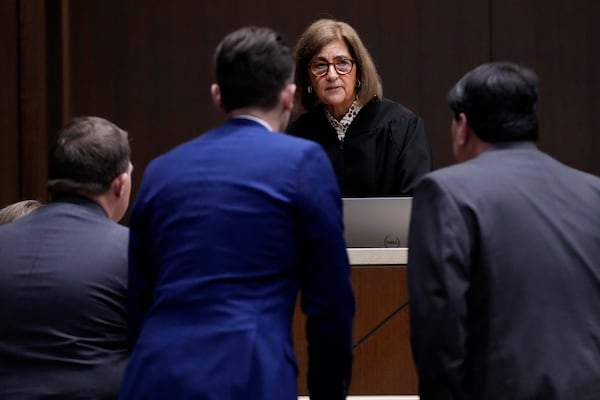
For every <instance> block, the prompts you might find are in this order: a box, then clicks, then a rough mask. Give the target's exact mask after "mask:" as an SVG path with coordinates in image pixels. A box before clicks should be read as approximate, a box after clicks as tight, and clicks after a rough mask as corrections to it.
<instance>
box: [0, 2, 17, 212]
mask: <svg viewBox="0 0 600 400" xmlns="http://www.w3.org/2000/svg"><path fill="white" fill-rule="evenodd" d="M17 13H18V10H17V1H16V0H6V1H2V2H0V40H1V42H2V45H1V46H0V87H1V88H2V90H0V183H1V184H2V190H0V207H3V206H5V205H8V204H10V203H13V202H15V201H17V200H19V191H20V186H19V179H20V176H19V167H18V166H19V108H18V93H19V88H18V81H19V79H18V77H19V75H18V74H19V70H18V56H17V50H18V39H17V38H18V35H17V32H18V30H17V29H18V28H17V15H18V14H17Z"/></svg>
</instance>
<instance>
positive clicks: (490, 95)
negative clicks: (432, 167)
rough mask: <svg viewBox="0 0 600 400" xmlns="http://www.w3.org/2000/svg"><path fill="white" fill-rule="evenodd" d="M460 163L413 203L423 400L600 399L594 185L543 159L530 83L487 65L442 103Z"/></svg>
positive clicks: (423, 188) (513, 71) (522, 73)
mask: <svg viewBox="0 0 600 400" xmlns="http://www.w3.org/2000/svg"><path fill="white" fill-rule="evenodd" d="M448 101H449V104H450V107H451V109H452V111H453V113H454V119H453V121H452V128H451V130H452V142H453V150H454V155H455V157H456V159H457V160H458V161H460V162H461V163H460V164H458V165H455V166H451V167H448V168H444V169H440V170H438V171H435V172H433V173H431V174H429V175H427V176H426V177H425V178H423V179H422V181H421V182H420V183H419V185H418V186H417V188H416V191H415V193H414V198H413V212H412V215H411V217H412V220H411V225H410V235H409V249H410V251H409V256H408V284H409V295H410V297H409V298H410V305H411V310H410V316H411V331H412V332H411V338H412V348H413V355H414V359H415V363H416V367H417V372H418V375H419V392H420V393H419V394H420V398H421V400H483V399H485V400H500V399H510V400H525V399H527V400H574V399H577V400H582V399H585V400H592V399H600V179H599V178H598V177H595V176H593V175H590V174H587V173H584V172H581V171H577V170H575V169H573V168H570V167H568V166H566V165H564V164H561V163H560V162H558V161H557V160H555V159H553V158H551V157H550V156H548V155H546V154H544V153H542V152H541V151H540V150H539V149H538V148H537V147H536V145H535V143H534V141H535V140H536V139H537V136H538V113H537V110H538V84H537V77H536V75H535V73H534V72H533V71H531V70H530V69H527V68H525V67H522V66H519V65H516V64H513V63H504V62H501V63H490V64H484V65H481V66H479V67H478V68H475V69H474V70H473V71H471V72H469V73H467V74H466V75H465V76H464V77H463V78H462V79H461V80H460V81H459V82H458V83H457V84H456V85H455V86H454V88H453V89H452V90H451V91H450V93H449V95H448Z"/></svg>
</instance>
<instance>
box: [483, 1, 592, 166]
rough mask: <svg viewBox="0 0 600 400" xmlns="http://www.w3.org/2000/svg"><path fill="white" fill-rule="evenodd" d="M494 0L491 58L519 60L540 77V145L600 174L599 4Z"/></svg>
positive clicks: (553, 153) (562, 159) (572, 163)
mask: <svg viewBox="0 0 600 400" xmlns="http://www.w3.org/2000/svg"><path fill="white" fill-rule="evenodd" d="M493 5H494V7H493V10H492V11H493V12H492V15H493V22H492V40H491V42H492V48H493V59H494V60H511V61H516V62H519V63H522V64H524V65H526V66H529V67H531V68H533V69H534V70H536V72H537V73H538V76H539V79H540V141H539V145H540V147H541V148H542V149H543V150H545V151H547V152H549V153H550V154H551V155H553V156H555V157H556V158H558V159H559V160H561V161H563V162H565V163H567V164H569V165H571V166H573V167H575V168H578V169H582V170H585V171H588V172H591V173H593V174H595V175H600V157H598V153H599V152H600V135H598V126H600V120H599V115H600V114H599V113H598V111H599V110H600V94H599V93H600V73H599V71H600V42H599V41H598V38H599V37H600V25H599V24H598V20H599V19H600V3H599V2H597V1H594V0H573V1H569V2H564V1H561V0H532V1H528V2H522V1H518V0H509V1H502V2H494V3H493ZM540 10H543V12H540Z"/></svg>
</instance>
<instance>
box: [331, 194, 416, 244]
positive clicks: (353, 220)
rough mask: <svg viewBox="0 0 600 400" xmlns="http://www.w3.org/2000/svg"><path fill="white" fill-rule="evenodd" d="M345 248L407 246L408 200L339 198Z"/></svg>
mask: <svg viewBox="0 0 600 400" xmlns="http://www.w3.org/2000/svg"><path fill="white" fill-rule="evenodd" d="M342 204H343V207H344V235H345V238H346V246H347V247H349V248H356V247H407V243H408V226H409V223H410V211H411V207H412V197H364V198H343V199H342Z"/></svg>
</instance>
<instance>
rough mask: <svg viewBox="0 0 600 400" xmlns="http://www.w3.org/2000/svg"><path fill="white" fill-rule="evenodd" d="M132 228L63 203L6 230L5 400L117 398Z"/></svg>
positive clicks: (0, 362)
mask: <svg viewBox="0 0 600 400" xmlns="http://www.w3.org/2000/svg"><path fill="white" fill-rule="evenodd" d="M128 237H129V232H128V229H127V228H125V227H124V226H122V225H119V224H117V223H115V222H113V221H111V220H110V219H108V217H107V216H106V214H105V213H104V211H103V210H102V209H101V208H100V207H99V206H98V205H97V204H96V203H94V202H92V201H90V200H88V199H86V198H82V197H75V196H66V197H65V196H60V197H58V198H56V199H55V201H53V202H52V203H50V204H47V205H45V206H43V207H42V208H40V209H38V210H36V211H34V212H33V213H32V214H30V215H28V216H25V217H23V218H21V219H19V220H16V221H14V222H11V223H9V224H6V225H3V226H0V320H1V321H3V322H2V324H0V399H18V400H23V399H50V398H52V399H115V398H117V396H118V392H119V384H120V382H121V377H122V372H123V369H124V367H125V363H126V361H127V355H128V349H127V341H126V317H125V290H126V287H127V242H128Z"/></svg>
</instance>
